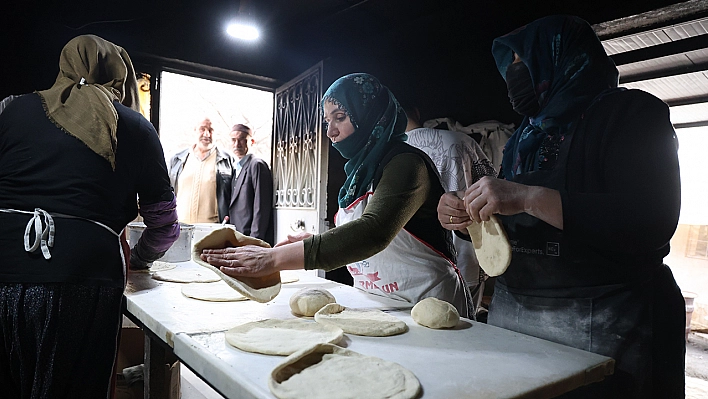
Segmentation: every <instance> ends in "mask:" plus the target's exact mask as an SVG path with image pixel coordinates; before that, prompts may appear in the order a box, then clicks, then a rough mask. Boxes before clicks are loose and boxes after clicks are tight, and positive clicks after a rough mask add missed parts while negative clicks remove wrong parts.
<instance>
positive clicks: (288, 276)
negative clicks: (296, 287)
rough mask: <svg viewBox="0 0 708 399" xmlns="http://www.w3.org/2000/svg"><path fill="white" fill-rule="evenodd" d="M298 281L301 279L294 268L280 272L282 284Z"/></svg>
mask: <svg viewBox="0 0 708 399" xmlns="http://www.w3.org/2000/svg"><path fill="white" fill-rule="evenodd" d="M298 281H300V277H298V275H297V272H294V271H292V270H283V271H282V272H280V284H289V283H295V282H298Z"/></svg>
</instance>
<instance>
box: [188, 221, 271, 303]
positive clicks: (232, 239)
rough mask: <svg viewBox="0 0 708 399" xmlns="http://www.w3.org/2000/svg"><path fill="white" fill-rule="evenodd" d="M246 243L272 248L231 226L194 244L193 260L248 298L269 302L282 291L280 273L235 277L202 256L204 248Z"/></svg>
mask: <svg viewBox="0 0 708 399" xmlns="http://www.w3.org/2000/svg"><path fill="white" fill-rule="evenodd" d="M245 245H258V246H261V247H265V248H270V245H268V243H267V242H265V241H262V240H259V239H258V238H253V237H248V236H245V235H243V234H241V233H239V232H238V231H236V230H234V229H233V228H231V227H228V226H226V227H222V228H220V229H216V230H214V231H212V232H211V233H209V234H207V235H206V236H204V237H203V238H202V239H201V240H199V241H197V242H196V243H195V244H194V247H193V249H192V260H193V261H194V262H196V263H197V264H199V265H202V266H204V267H206V268H208V269H209V270H212V271H213V272H214V273H216V274H218V275H219V277H221V278H222V279H223V280H224V281H225V282H226V284H228V285H229V286H230V287H231V288H233V289H235V290H236V291H238V292H239V293H240V294H242V295H243V296H245V297H246V298H249V299H253V300H254V301H256V302H268V301H270V300H271V299H273V298H275V297H276V295H278V293H279V292H280V273H279V272H275V273H273V274H269V275H267V276H263V277H240V278H238V279H235V278H233V277H231V276H227V275H226V274H224V273H222V272H221V270H219V268H218V267H214V266H212V265H210V264H209V263H207V262H205V261H203V260H202V258H200V255H201V254H202V250H203V249H221V248H228V247H242V246H245Z"/></svg>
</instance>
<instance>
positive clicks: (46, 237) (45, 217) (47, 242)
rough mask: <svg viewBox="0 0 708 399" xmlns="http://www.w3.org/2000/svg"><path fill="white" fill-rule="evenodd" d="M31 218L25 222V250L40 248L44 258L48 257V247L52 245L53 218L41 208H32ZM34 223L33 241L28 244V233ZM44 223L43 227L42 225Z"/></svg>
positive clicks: (32, 250)
mask: <svg viewBox="0 0 708 399" xmlns="http://www.w3.org/2000/svg"><path fill="white" fill-rule="evenodd" d="M28 213H31V214H32V218H31V219H30V220H29V222H27V227H26V228H25V251H27V252H34V251H36V250H37V248H41V249H42V255H43V256H44V259H50V258H51V257H52V255H51V254H50V253H49V247H53V246H54V232H55V228H54V219H53V218H52V215H50V214H49V213H48V212H47V211H45V210H43V209H41V208H34V212H28ZM33 224H34V243H33V244H32V245H30V233H31V231H32V225H33ZM43 225H44V227H43Z"/></svg>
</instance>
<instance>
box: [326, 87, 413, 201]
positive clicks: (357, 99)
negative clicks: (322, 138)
mask: <svg viewBox="0 0 708 399" xmlns="http://www.w3.org/2000/svg"><path fill="white" fill-rule="evenodd" d="M326 102H331V103H333V104H335V105H336V106H337V107H338V108H340V109H341V110H343V111H344V112H346V114H347V116H349V119H350V120H351V122H352V125H354V129H355V130H354V133H352V135H351V136H349V137H347V138H346V139H344V140H342V141H340V142H338V143H334V144H332V146H333V147H334V148H335V149H336V150H337V151H339V153H340V154H342V156H343V157H344V158H346V159H348V160H349V161H348V162H347V163H346V164H345V165H344V172H345V173H346V174H347V179H346V181H345V182H344V185H343V186H342V188H340V189H339V206H340V207H342V208H346V207H347V206H349V205H350V204H351V203H352V202H354V200H356V199H357V198H359V197H361V196H362V195H364V194H365V193H366V191H367V190H368V189H369V186H370V185H371V181H372V180H373V179H374V173H375V172H376V169H377V168H378V166H379V163H380V162H381V159H383V157H384V155H386V153H387V152H388V150H389V148H390V146H391V144H393V143H397V142H401V141H406V140H407V139H408V136H407V135H406V133H405V130H406V124H407V123H408V120H407V118H406V113H405V112H404V111H403V108H401V106H400V105H399V104H398V101H397V100H396V98H395V97H394V96H393V93H391V91H390V90H389V89H388V88H387V87H386V86H384V85H382V84H381V82H379V80H378V79H376V78H375V77H374V76H372V75H369V74H367V73H353V74H350V75H346V76H342V77H341V78H339V79H337V80H336V81H335V82H334V83H332V85H331V86H330V87H329V89H327V92H325V94H324V96H323V97H322V106H323V107H324V104H325V103H326Z"/></svg>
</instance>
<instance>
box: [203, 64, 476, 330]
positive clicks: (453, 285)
mask: <svg viewBox="0 0 708 399" xmlns="http://www.w3.org/2000/svg"><path fill="white" fill-rule="evenodd" d="M322 111H323V114H324V119H325V121H326V122H327V124H328V127H327V136H328V137H329V138H330V140H331V141H332V144H333V146H334V148H335V149H336V150H337V151H339V152H340V153H341V154H342V156H343V157H344V158H346V159H348V160H349V161H348V162H347V163H346V164H345V166H344V170H345V172H346V175H347V178H346V181H345V182H344V185H343V186H342V188H341V189H340V191H339V212H338V213H337V215H336V216H335V223H336V225H337V227H335V228H333V229H331V230H329V231H327V232H325V233H322V234H319V235H309V234H303V235H299V236H294V237H288V240H287V241H288V242H287V243H281V244H279V245H277V246H276V248H273V249H263V248H259V247H253V246H249V247H241V248H227V249H223V250H205V251H204V253H203V255H202V259H203V260H205V261H207V262H209V263H210V264H212V265H215V266H222V268H221V270H222V271H223V272H224V273H226V274H229V275H231V276H233V277H237V278H238V277H242V276H243V277H246V276H249V277H258V276H265V275H268V274H270V273H273V272H275V271H279V270H285V269H303V268H304V269H307V270H311V269H323V270H332V269H335V268H338V267H342V266H345V265H346V266H347V269H348V270H349V272H350V273H351V275H352V276H353V278H354V286H355V287H357V288H359V289H362V290H365V291H368V292H370V293H373V294H377V295H384V296H388V297H391V298H396V299H400V300H405V301H408V302H410V303H416V302H418V301H419V300H421V299H423V298H426V297H436V298H438V299H442V300H445V301H447V302H449V303H451V304H453V305H454V306H455V307H456V308H457V310H458V311H459V313H460V314H461V315H462V316H468V301H469V298H468V291H467V289H466V288H465V284H464V283H463V281H462V277H461V276H460V274H459V271H458V270H457V268H456V267H455V262H454V259H455V257H454V250H453V247H452V238H451V234H450V232H449V231H447V230H445V229H443V228H442V227H441V226H440V224H439V223H438V222H437V211H436V207H437V203H438V199H439V198H440V196H441V195H442V194H443V192H444V191H443V188H442V186H441V184H440V179H439V177H438V175H437V172H436V169H435V166H434V165H433V163H432V161H430V158H429V157H428V156H427V155H425V153H423V152H422V151H420V150H418V149H415V148H413V147H411V146H409V145H408V144H406V143H405V142H404V141H405V140H406V134H405V133H404V131H405V128H406V124H407V118H406V114H405V112H403V109H402V108H401V107H400V105H399V104H398V102H397V101H396V98H395V97H394V96H393V94H392V93H391V92H390V91H389V90H388V88H386V86H384V85H382V84H381V83H380V82H379V81H378V79H376V78H375V77H373V76H371V75H369V74H365V73H356V74H350V75H346V76H343V77H341V78H339V79H338V80H337V81H335V82H334V83H333V84H332V85H331V86H330V87H329V89H328V90H327V92H326V93H325V94H324V96H323V98H322ZM286 244H287V245H286Z"/></svg>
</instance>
